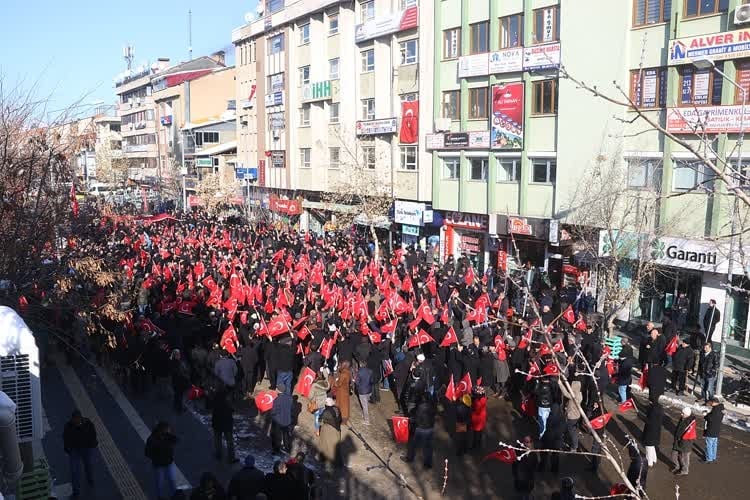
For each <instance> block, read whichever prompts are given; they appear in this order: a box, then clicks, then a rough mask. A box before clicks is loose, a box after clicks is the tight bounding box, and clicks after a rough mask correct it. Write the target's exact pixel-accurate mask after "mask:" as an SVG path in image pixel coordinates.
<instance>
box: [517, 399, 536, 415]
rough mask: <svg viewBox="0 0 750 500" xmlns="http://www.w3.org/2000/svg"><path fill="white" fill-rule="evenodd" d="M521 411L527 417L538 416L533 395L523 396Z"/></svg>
mask: <svg viewBox="0 0 750 500" xmlns="http://www.w3.org/2000/svg"><path fill="white" fill-rule="evenodd" d="M521 413H523V414H524V415H526V416H527V417H536V414H537V408H536V401H534V398H532V397H531V396H522V397H521Z"/></svg>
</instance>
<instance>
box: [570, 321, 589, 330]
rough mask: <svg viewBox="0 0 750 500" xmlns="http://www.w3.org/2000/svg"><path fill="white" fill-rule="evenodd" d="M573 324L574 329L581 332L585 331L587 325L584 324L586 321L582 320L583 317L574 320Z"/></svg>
mask: <svg viewBox="0 0 750 500" xmlns="http://www.w3.org/2000/svg"><path fill="white" fill-rule="evenodd" d="M573 326H575V328H576V330H578V331H581V332H585V331H586V329H587V328H588V326H587V325H586V322H585V321H584V320H583V318H581V319H579V320H578V321H576V324H575V325H573Z"/></svg>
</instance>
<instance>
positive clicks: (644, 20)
mask: <svg viewBox="0 0 750 500" xmlns="http://www.w3.org/2000/svg"><path fill="white" fill-rule="evenodd" d="M671 14H672V0H634V1H633V26H645V25H647V24H657V23H666V22H668V21H669V16H670V15H671Z"/></svg>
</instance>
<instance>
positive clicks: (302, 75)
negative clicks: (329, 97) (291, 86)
mask: <svg viewBox="0 0 750 500" xmlns="http://www.w3.org/2000/svg"><path fill="white" fill-rule="evenodd" d="M308 83H310V66H302V67H301V68H300V69H299V84H300V86H302V85H307V84H308Z"/></svg>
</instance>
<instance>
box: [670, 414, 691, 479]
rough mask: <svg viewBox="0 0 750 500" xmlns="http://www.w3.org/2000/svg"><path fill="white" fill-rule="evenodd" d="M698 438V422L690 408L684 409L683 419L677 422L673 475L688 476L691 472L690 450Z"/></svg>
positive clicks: (673, 446)
mask: <svg viewBox="0 0 750 500" xmlns="http://www.w3.org/2000/svg"><path fill="white" fill-rule="evenodd" d="M696 437H697V432H696V421H695V417H694V416H693V411H692V410H691V409H690V408H689V407H687V406H686V407H685V408H683V409H682V418H680V421H679V422H677V427H676V428H675V431H674V443H673V444H672V462H673V463H674V468H673V469H672V474H676V475H678V476H687V475H688V472H689V470H690V450H691V448H692V447H693V443H694V442H695V439H696Z"/></svg>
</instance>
